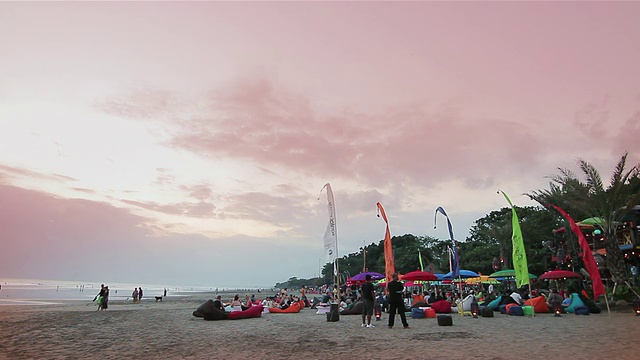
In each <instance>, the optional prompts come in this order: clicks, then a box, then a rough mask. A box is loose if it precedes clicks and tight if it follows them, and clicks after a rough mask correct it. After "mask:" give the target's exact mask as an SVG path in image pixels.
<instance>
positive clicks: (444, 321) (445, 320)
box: [438, 315, 453, 326]
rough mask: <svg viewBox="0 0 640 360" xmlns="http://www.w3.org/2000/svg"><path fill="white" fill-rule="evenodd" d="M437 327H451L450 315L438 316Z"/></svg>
mask: <svg viewBox="0 0 640 360" xmlns="http://www.w3.org/2000/svg"><path fill="white" fill-rule="evenodd" d="M438 325H440V326H453V319H452V318H451V315H438Z"/></svg>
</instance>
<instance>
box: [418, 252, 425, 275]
mask: <svg viewBox="0 0 640 360" xmlns="http://www.w3.org/2000/svg"><path fill="white" fill-rule="evenodd" d="M418 260H420V271H424V265H423V264H422V253H421V252H420V249H418Z"/></svg>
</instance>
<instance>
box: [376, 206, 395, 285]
mask: <svg viewBox="0 0 640 360" xmlns="http://www.w3.org/2000/svg"><path fill="white" fill-rule="evenodd" d="M376 205H377V206H378V217H380V215H382V219H384V222H385V223H386V224H387V230H386V231H385V233H384V275H385V278H386V279H387V283H388V282H389V281H391V275H392V274H393V273H394V272H396V267H395V264H394V262H393V246H392V245H391V232H390V231H389V219H387V214H386V213H385V212H384V208H383V207H382V204H380V203H377V204H376Z"/></svg>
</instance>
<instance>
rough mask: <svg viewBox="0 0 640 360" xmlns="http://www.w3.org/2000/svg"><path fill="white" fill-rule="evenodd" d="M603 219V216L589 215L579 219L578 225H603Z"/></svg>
mask: <svg viewBox="0 0 640 360" xmlns="http://www.w3.org/2000/svg"><path fill="white" fill-rule="evenodd" d="M604 224H605V221H604V219H603V218H600V217H590V218H588V219H584V220H582V221H580V225H593V226H598V225H604Z"/></svg>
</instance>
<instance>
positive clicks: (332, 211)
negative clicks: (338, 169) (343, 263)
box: [318, 183, 338, 275]
mask: <svg viewBox="0 0 640 360" xmlns="http://www.w3.org/2000/svg"><path fill="white" fill-rule="evenodd" d="M324 189H327V203H328V204H327V208H328V210H329V223H328V224H327V231H326V232H325V233H324V249H325V252H326V255H327V259H328V260H329V261H331V262H334V266H333V273H334V275H337V271H338V268H337V266H335V261H336V260H337V259H338V229H337V227H336V208H335V202H334V200H333V191H332V190H331V185H329V183H326V184H325V185H324V187H322V189H320V195H322V190H324ZM318 200H320V196H318Z"/></svg>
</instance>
